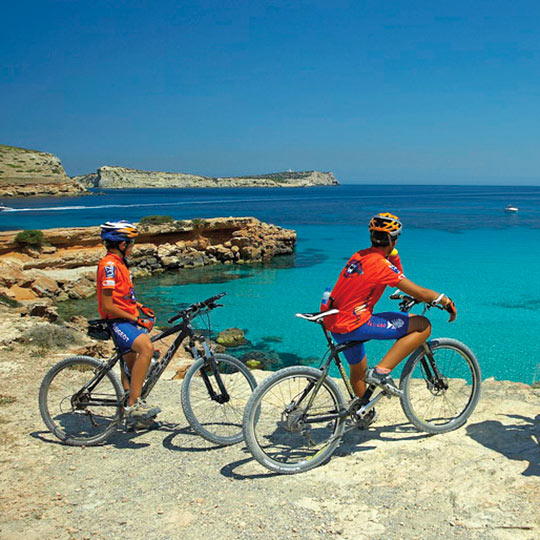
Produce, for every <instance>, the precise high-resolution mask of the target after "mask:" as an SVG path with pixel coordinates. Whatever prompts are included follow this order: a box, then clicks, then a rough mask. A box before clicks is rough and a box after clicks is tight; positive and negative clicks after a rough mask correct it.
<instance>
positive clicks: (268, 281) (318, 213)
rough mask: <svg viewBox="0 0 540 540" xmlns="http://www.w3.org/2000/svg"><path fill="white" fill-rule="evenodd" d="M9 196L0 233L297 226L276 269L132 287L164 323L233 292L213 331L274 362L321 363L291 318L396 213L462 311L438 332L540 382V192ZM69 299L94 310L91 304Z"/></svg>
mask: <svg viewBox="0 0 540 540" xmlns="http://www.w3.org/2000/svg"><path fill="white" fill-rule="evenodd" d="M4 203H5V204H7V205H9V206H11V207H13V208H14V211H5V212H2V213H0V230H8V229H18V228H24V229H31V228H41V229H43V228H48V227H59V226H62V227H66V226H77V225H85V226H88V225H98V224H99V223H101V222H103V221H105V220H107V219H128V220H134V221H135V220H138V219H140V218H141V217H143V216H145V215H149V214H166V215H171V216H173V217H175V218H177V219H186V218H188V219H189V218H195V217H203V218H204V217H217V216H229V215H232V216H248V215H249V216H255V217H257V218H259V219H261V220H264V221H269V222H272V223H275V224H277V225H281V226H284V227H289V228H293V229H295V230H296V231H297V234H298V245H297V251H296V254H295V256H292V257H283V258H280V259H276V260H275V261H274V262H272V263H271V264H267V265H258V266H241V267H211V268H206V269H197V270H182V271H180V272H178V273H174V274H166V275H160V276H156V277H152V278H147V279H141V280H138V281H137V282H136V284H135V285H136V288H137V291H138V295H139V297H140V298H141V299H144V301H145V303H147V304H149V305H152V306H153V307H155V308H156V311H157V312H158V316H159V318H160V319H161V321H164V320H165V319H166V318H167V317H168V316H169V315H170V314H172V313H173V312H174V310H175V307H176V306H178V305H179V304H181V303H191V302H194V301H197V300H202V299H204V298H206V297H208V296H211V295H213V294H216V293H218V292H221V291H225V292H227V294H228V296H226V297H225V298H224V299H223V300H224V301H223V303H224V304H225V308H224V309H221V310H216V311H215V312H214V314H213V316H212V327H213V329H214V330H222V329H224V328H227V327H231V326H238V327H240V328H244V329H246V330H247V338H248V339H249V340H250V342H251V345H250V347H249V350H253V349H255V350H257V351H260V352H264V354H266V355H267V356H269V357H272V358H273V362H274V364H273V367H279V366H280V365H289V364H295V363H299V362H303V363H308V364H310V363H311V364H313V363H317V361H318V360H317V359H318V358H320V356H321V355H322V353H323V352H324V343H325V342H324V337H323V335H322V332H321V330H320V328H319V327H318V326H317V325H314V324H312V323H308V322H306V321H303V320H300V319H297V318H295V317H294V313H296V312H300V311H315V310H317V309H318V306H319V299H320V296H321V293H322V291H323V290H324V288H325V287H326V286H331V285H333V284H334V282H335V280H336V279H337V276H338V273H339V271H340V270H341V268H342V267H343V265H344V264H345V262H346V260H347V259H348V257H349V256H350V255H351V254H352V253H353V252H355V251H356V250H358V249H361V248H364V247H366V246H367V245H368V243H369V242H368V240H369V238H368V234H367V222H368V221H369V217H370V216H371V215H372V214H374V213H376V212H378V211H390V212H393V213H395V214H397V215H399V216H400V218H401V219H402V221H403V222H404V226H405V229H404V233H403V234H402V236H401V238H400V240H399V243H398V249H399V251H400V255H401V258H402V261H403V266H404V270H405V274H406V275H407V277H409V278H410V279H412V280H413V281H415V282H417V283H419V284H420V285H423V286H426V287H429V288H433V289H435V290H437V291H441V292H444V293H446V294H448V295H449V296H451V297H452V298H453V299H454V301H455V302H456V305H457V307H458V309H459V316H458V320H457V321H456V322H454V323H452V324H448V323H447V322H446V321H447V315H446V314H445V313H443V312H441V311H438V310H434V311H433V312H432V314H431V317H430V318H431V320H432V322H433V335H434V336H448V337H454V338H456V339H459V340H461V341H463V342H465V343H466V344H468V345H469V346H470V347H471V348H472V349H473V350H474V351H475V353H476V355H477V357H478V359H479V361H480V364H481V367H482V370H483V376H484V377H495V378H497V379H509V380H514V381H523V382H527V383H531V382H532V381H533V378H534V376H535V371H536V366H537V365H538V364H539V363H540V355H539V346H538V343H537V332H538V331H539V330H540V285H539V284H538V278H537V276H536V272H537V271H538V269H540V250H539V248H540V187H501V186H497V187H488V186H482V187H463V186H369V185H346V186H337V187H321V188H309V189H306V188H304V189H292V188H291V189H280V190H276V189H264V188H261V189H199V190H195V189H190V190H129V191H105V194H103V195H97V194H94V195H90V196H86V197H79V198H39V199H10V200H9V201H7V200H6V201H4ZM509 203H512V204H515V205H517V206H518V207H519V208H520V211H519V213H518V214H505V213H504V207H505V206H506V205H507V204H509ZM390 292H391V291H390V290H388V293H390ZM379 306H380V310H381V311H383V310H389V309H394V308H395V303H394V302H392V301H390V300H388V299H387V298H383V299H382V300H381V302H380V304H379ZM68 308H69V309H71V310H74V311H83V312H85V313H87V314H93V315H94V314H95V300H93V299H91V300H90V301H81V302H78V303H75V304H73V303H72V304H71V305H70V306H68ZM387 347H388V344H384V343H381V342H372V343H369V344H368V345H367V351H368V357H369V358H370V360H371V361H372V362H375V361H376V359H377V358H378V357H379V356H380V355H381V354H383V352H384V350H385V349H386V348H387ZM246 351H247V349H242V350H238V351H237V352H236V354H237V355H238V356H241V355H242V354H244V353H245V352H246Z"/></svg>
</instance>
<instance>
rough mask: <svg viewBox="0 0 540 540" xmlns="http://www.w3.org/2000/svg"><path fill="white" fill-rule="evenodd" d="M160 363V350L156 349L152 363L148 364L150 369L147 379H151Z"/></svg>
mask: <svg viewBox="0 0 540 540" xmlns="http://www.w3.org/2000/svg"><path fill="white" fill-rule="evenodd" d="M159 365H160V362H159V351H154V355H153V356H152V359H151V360H150V365H149V366H148V371H147V372H146V378H147V379H149V378H150V377H151V376H152V375H153V374H154V371H155V370H156V369H157V368H158V367H159Z"/></svg>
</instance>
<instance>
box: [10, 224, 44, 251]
mask: <svg viewBox="0 0 540 540" xmlns="http://www.w3.org/2000/svg"><path fill="white" fill-rule="evenodd" d="M43 238H44V237H43V233H42V232H41V231H38V230H34V229H29V230H27V231H21V232H20V233H18V234H17V236H15V242H16V243H17V244H19V245H20V246H31V247H34V248H40V247H41V246H42V245H43Z"/></svg>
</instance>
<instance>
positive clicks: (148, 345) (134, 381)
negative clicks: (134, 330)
mask: <svg viewBox="0 0 540 540" xmlns="http://www.w3.org/2000/svg"><path fill="white" fill-rule="evenodd" d="M131 348H132V349H133V350H134V351H135V352H136V353H137V358H136V360H135V363H134V364H133V367H132V369H131V386H130V392H129V399H128V403H127V405H128V407H131V405H133V404H134V403H135V401H137V399H138V398H139V397H140V395H141V390H142V387H143V383H144V378H145V376H146V373H147V371H148V367H149V366H150V360H151V359H152V354H153V353H154V346H153V345H152V342H151V341H150V337H149V336H148V334H147V333H146V332H145V333H142V334H140V335H139V336H138V337H137V338H136V339H135V341H134V342H133V343H132V345H131Z"/></svg>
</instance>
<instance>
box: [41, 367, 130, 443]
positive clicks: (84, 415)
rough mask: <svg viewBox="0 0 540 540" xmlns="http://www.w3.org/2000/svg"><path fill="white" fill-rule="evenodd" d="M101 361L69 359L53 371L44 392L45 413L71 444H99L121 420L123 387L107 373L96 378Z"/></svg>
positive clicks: (48, 420) (45, 416)
mask: <svg viewBox="0 0 540 540" xmlns="http://www.w3.org/2000/svg"><path fill="white" fill-rule="evenodd" d="M97 366H100V364H99V363H98V362H97V361H95V360H92V359H84V358H82V359H76V358H75V359H73V360H71V359H68V360H66V361H65V362H64V363H63V364H61V365H59V366H58V367H57V368H54V369H53V370H51V373H50V375H49V378H47V377H46V380H47V384H46V385H45V387H44V388H43V389H42V390H41V392H40V401H43V403H42V405H41V410H42V415H43V416H44V420H45V421H46V423H47V425H48V426H49V428H50V429H51V431H53V433H55V434H56V435H57V436H58V437H59V438H60V439H62V440H64V441H66V442H68V443H69V444H95V443H96V442H100V441H101V440H103V439H104V437H105V436H106V434H107V433H108V432H109V431H110V430H111V429H113V428H114V426H115V425H116V424H117V423H118V421H119V419H120V396H121V390H120V388H119V387H116V386H115V384H114V383H113V379H112V375H111V377H109V376H108V375H109V374H107V375H106V376H104V377H103V378H102V379H101V380H100V381H99V382H98V383H97V384H94V383H93V384H92V385H91V386H92V388H93V390H92V391H89V390H88V389H87V388H88V383H89V382H90V381H92V380H93V378H94V376H95V373H96V372H97V369H98V367H97Z"/></svg>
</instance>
